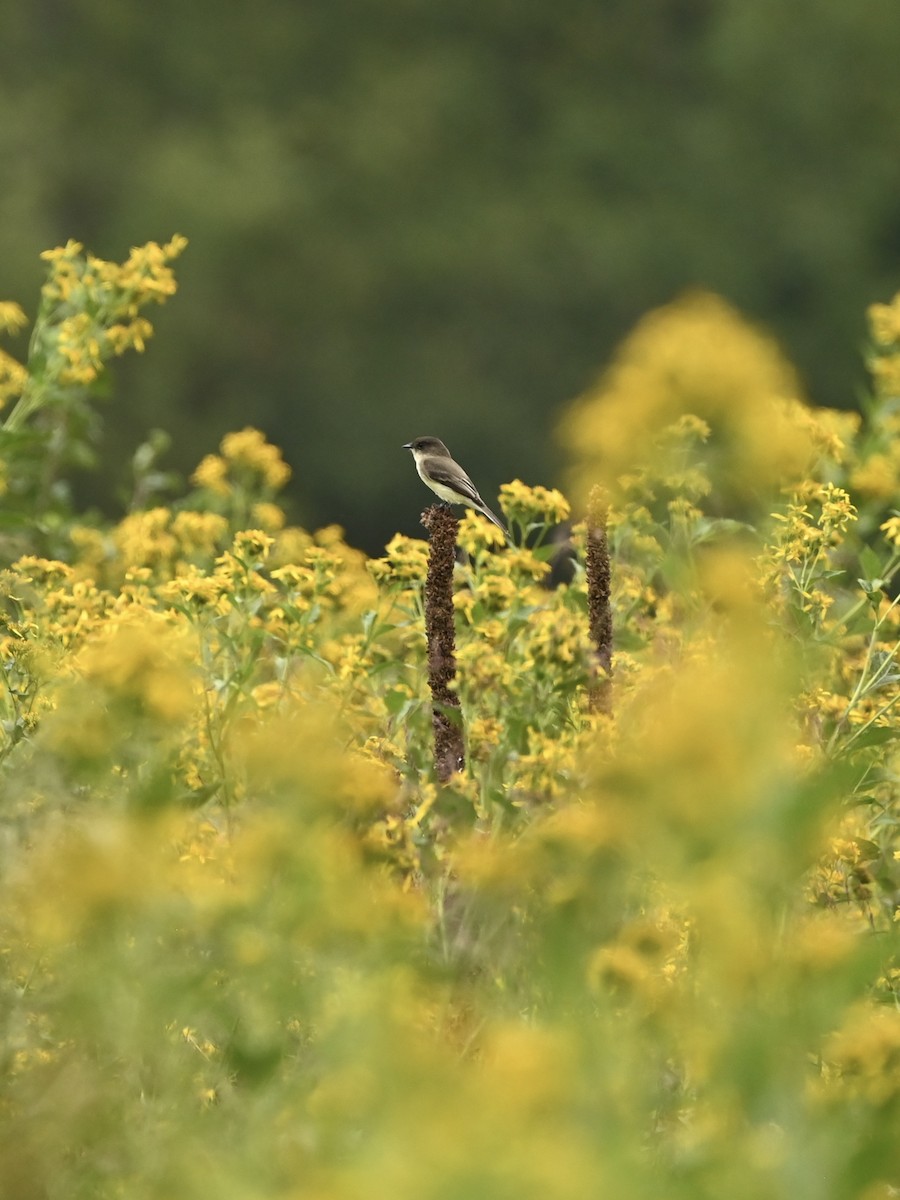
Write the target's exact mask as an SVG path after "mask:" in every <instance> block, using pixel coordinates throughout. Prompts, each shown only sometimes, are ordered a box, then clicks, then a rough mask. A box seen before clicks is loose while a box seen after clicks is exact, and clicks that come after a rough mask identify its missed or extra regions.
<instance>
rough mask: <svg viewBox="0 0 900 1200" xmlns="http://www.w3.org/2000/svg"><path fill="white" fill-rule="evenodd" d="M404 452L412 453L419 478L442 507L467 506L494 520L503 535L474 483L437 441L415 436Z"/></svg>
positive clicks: (497, 521)
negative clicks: (441, 502)
mask: <svg viewBox="0 0 900 1200" xmlns="http://www.w3.org/2000/svg"><path fill="white" fill-rule="evenodd" d="M403 449H404V450H411V451H412V456H413V458H414V459H415V463H416V470H417V471H418V472H419V478H420V479H421V480H422V482H423V483H425V484H427V485H428V487H430V488H431V490H432V491H433V492H434V494H435V495H436V496H437V497H439V499H441V500H443V501H444V503H445V504H467V505H468V506H469V508H474V509H475V510H476V511H477V512H480V513H481V514H482V515H483V516H485V517H487V519H488V520H489V521H493V522H494V524H495V525H496V526H497V528H498V529H500V530H502V532H503V533H504V534H506V526H505V525H504V524H503V522H502V521H501V520H500V518H499V517H496V516H494V514H493V513H492V512H491V510H490V509H489V508H488V506H487V505H486V504H485V502H484V501H483V500H482V498H481V497H480V496H479V494H478V489H477V488H476V486H475V484H474V483H473V482H472V480H471V479H470V478H469V476H468V475H467V474H466V473H465V471H464V470H463V469H462V467H461V466H460V465H459V463H458V462H454V460H453V457H452V455H451V454H450V451H449V450H448V449H447V447H446V446H445V445H444V443H443V442H442V441H441V439H440V438H436V437H417V438H414V439H413V440H412V441H411V442H406V443H405V444H404V445H403Z"/></svg>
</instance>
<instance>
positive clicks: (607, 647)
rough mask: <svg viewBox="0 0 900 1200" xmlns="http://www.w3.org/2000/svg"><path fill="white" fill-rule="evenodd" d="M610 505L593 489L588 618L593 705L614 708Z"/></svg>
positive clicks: (589, 515)
mask: <svg viewBox="0 0 900 1200" xmlns="http://www.w3.org/2000/svg"><path fill="white" fill-rule="evenodd" d="M608 511H609V508H608V505H607V502H606V496H605V494H604V492H603V489H602V488H599V487H595V488H592V489H591V494H590V496H589V497H588V510H587V527H588V541H587V587H588V622H589V626H590V633H591V641H592V642H593V643H594V656H595V663H596V670H595V672H594V678H593V679H592V681H591V684H590V692H589V695H590V704H591V708H593V709H597V710H599V711H600V712H610V710H611V709H612V609H611V608H610V604H609V588H610V564H609V540H608V538H607V535H606V520H607V514H608Z"/></svg>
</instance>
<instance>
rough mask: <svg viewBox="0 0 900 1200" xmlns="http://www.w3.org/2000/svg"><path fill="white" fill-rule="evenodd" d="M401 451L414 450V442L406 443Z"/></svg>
mask: <svg viewBox="0 0 900 1200" xmlns="http://www.w3.org/2000/svg"><path fill="white" fill-rule="evenodd" d="M400 449H401V450H412V442H404V443H403V445H402V446H401V447H400Z"/></svg>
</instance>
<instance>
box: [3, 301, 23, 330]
mask: <svg viewBox="0 0 900 1200" xmlns="http://www.w3.org/2000/svg"><path fill="white" fill-rule="evenodd" d="M27 324H28V318H27V317H26V316H25V313H24V312H23V311H22V309H21V308H20V306H19V305H18V304H16V303H15V302H14V301H12V300H0V329H2V330H3V331H4V333H18V331H19V330H20V329H21V328H22V327H23V326H25V325H27Z"/></svg>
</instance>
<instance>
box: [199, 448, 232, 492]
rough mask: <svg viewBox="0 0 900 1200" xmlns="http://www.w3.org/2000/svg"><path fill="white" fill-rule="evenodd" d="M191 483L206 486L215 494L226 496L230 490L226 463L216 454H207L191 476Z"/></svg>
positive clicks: (201, 486)
mask: <svg viewBox="0 0 900 1200" xmlns="http://www.w3.org/2000/svg"><path fill="white" fill-rule="evenodd" d="M191 483H192V484H194V486H195V487H199V488H208V489H209V491H211V492H213V493H215V495H217V496H227V495H228V494H229V492H230V491H231V484H230V483H229V482H228V463H227V462H226V461H225V459H224V458H220V457H219V456H218V454H207V455H206V457H205V458H203V459H201V461H200V464H199V465H198V466H197V468H196V470H195V471H194V473H193V475H192V476H191Z"/></svg>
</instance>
